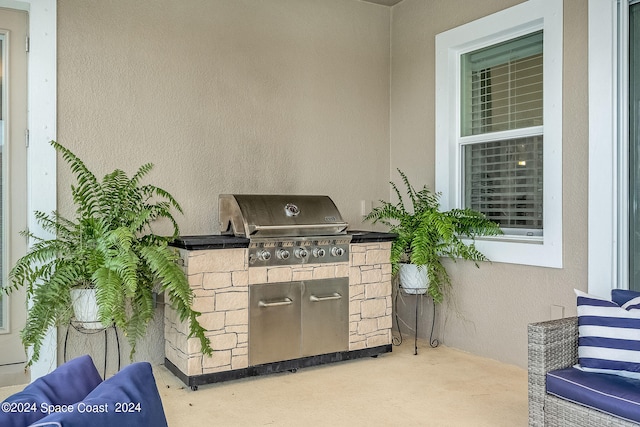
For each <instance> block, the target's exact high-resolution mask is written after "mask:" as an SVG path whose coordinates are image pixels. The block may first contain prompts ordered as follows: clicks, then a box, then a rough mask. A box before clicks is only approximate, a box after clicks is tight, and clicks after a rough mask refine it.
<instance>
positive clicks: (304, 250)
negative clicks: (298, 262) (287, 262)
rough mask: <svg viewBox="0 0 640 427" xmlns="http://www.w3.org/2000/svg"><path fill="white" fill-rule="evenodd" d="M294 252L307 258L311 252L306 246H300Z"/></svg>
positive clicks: (296, 255) (297, 255) (300, 256)
mask: <svg viewBox="0 0 640 427" xmlns="http://www.w3.org/2000/svg"><path fill="white" fill-rule="evenodd" d="M293 254H294V255H295V257H296V258H306V257H308V256H309V252H307V250H306V249H305V248H298V249H296V250H295V251H293Z"/></svg>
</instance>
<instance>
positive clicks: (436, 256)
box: [365, 169, 502, 303]
mask: <svg viewBox="0 0 640 427" xmlns="http://www.w3.org/2000/svg"><path fill="white" fill-rule="evenodd" d="M398 172H399V173H400V176H401V177H402V182H403V183H404V186H405V189H406V195H407V196H408V199H409V202H410V206H409V207H407V206H406V205H405V202H404V200H403V195H402V194H401V193H400V190H399V189H398V187H397V186H396V184H394V183H393V182H391V183H390V184H391V188H392V189H393V191H394V192H395V194H396V196H397V198H398V202H397V203H395V204H394V203H390V202H387V201H384V200H380V206H378V207H376V208H374V209H373V210H372V211H371V212H370V213H369V214H368V215H367V216H366V217H365V220H366V221H372V222H373V223H374V224H375V223H380V224H383V225H386V226H388V227H389V229H390V232H392V233H395V234H397V237H396V239H395V240H394V242H393V244H392V246H391V265H392V272H393V274H394V275H396V274H397V273H398V270H399V267H400V265H401V264H402V263H411V264H415V265H417V266H422V268H425V269H426V272H427V278H428V282H429V284H428V287H427V293H428V294H429V295H430V296H431V297H432V298H433V300H434V301H435V302H438V303H439V302H442V300H443V297H444V293H445V290H446V286H448V285H450V284H451V279H450V277H449V274H448V273H447V270H446V269H445V267H444V265H443V264H442V258H443V257H448V258H450V259H452V260H454V261H456V260H457V259H459V258H461V259H464V260H470V261H473V262H474V263H475V265H476V267H479V264H478V262H479V261H488V259H487V257H486V256H484V255H483V254H482V253H481V252H480V251H479V250H478V249H476V247H475V244H474V240H475V238H476V237H477V236H494V235H499V234H502V230H501V229H500V227H499V226H498V225H497V224H496V223H495V222H493V221H490V220H489V219H487V218H486V217H485V216H484V215H483V214H482V213H480V212H477V211H474V210H472V209H452V210H450V211H444V212H443V211H441V210H440V201H439V200H440V193H432V192H430V191H429V189H428V188H427V187H426V186H423V187H422V189H421V190H419V191H416V190H415V188H414V187H413V186H412V185H411V184H410V183H409V180H408V179H407V176H406V175H405V174H404V173H403V172H402V171H401V170H400V169H398ZM464 239H467V240H470V241H471V242H470V243H465V241H464Z"/></svg>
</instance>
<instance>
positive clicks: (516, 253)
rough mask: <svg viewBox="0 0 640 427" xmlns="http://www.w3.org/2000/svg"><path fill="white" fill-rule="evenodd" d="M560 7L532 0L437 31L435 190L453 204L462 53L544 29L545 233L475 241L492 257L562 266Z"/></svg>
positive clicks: (456, 201)
mask: <svg viewBox="0 0 640 427" xmlns="http://www.w3.org/2000/svg"><path fill="white" fill-rule="evenodd" d="M562 12H563V1H562V0H529V1H527V2H524V3H521V4H519V5H516V6H513V7H511V8H509V9H505V10H503V11H500V12H497V13H495V14H493V15H489V16H486V17H484V18H481V19H478V20H476V21H473V22H470V23H468V24H465V25H462V26H460V27H457V28H454V29H452V30H449V31H446V32H444V33H440V34H438V35H437V36H436V191H438V192H441V193H442V198H441V205H442V208H443V209H451V208H460V207H462V200H463V199H462V171H461V165H462V157H461V155H462V154H461V153H462V150H461V145H460V141H459V139H460V107H459V105H460V56H461V55H462V54H464V53H467V52H470V51H474V50H476V49H480V48H482V47H485V46H490V45H493V44H496V43H500V42H503V41H507V40H510V39H513V38H515V37H519V36H522V35H525V34H529V33H532V32H535V31H538V30H543V32H544V42H543V43H544V44H543V55H544V65H543V70H544V71H543V72H544V83H543V84H544V125H543V135H544V151H543V162H544V171H543V179H544V183H543V192H544V194H543V215H544V217H543V233H544V235H543V236H542V237H535V236H534V237H527V236H500V237H496V238H482V239H479V240H477V241H476V247H477V248H478V249H479V250H480V251H481V252H482V253H484V254H485V255H486V256H487V257H488V258H489V259H491V260H492V261H494V262H505V263H513V264H525V265H533V266H543V267H554V268H562V185H561V183H562V53H563V52H562V25H563V18H562V15H563V13H562ZM506 133H509V132H506Z"/></svg>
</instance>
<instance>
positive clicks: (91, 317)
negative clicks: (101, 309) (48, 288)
mask: <svg viewBox="0 0 640 427" xmlns="http://www.w3.org/2000/svg"><path fill="white" fill-rule="evenodd" d="M71 301H72V303H73V312H74V314H75V318H76V320H77V321H78V322H79V323H80V326H82V327H83V328H85V329H102V328H104V326H102V322H100V320H99V318H98V303H97V301H96V290H95V289H71Z"/></svg>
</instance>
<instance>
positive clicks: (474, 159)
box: [463, 135, 543, 236]
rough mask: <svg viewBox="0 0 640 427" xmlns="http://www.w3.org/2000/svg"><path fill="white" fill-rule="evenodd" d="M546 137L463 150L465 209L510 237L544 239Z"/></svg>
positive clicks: (477, 145)
mask: <svg viewBox="0 0 640 427" xmlns="http://www.w3.org/2000/svg"><path fill="white" fill-rule="evenodd" d="M542 150H543V137H542V135H539V136H531V137H525V138H516V139H510V140H502V141H492V142H486V143H478V144H469V145H465V146H463V160H464V168H463V169H464V180H463V182H464V186H465V188H464V193H463V194H464V195H465V199H466V200H465V207H468V208H471V209H475V210H477V211H480V212H483V213H484V214H485V215H486V216H487V217H488V218H489V219H491V220H493V221H495V222H497V223H498V224H500V226H501V227H502V228H503V229H504V230H505V233H507V234H521V235H530V236H539V235H542V227H543V222H542V220H543V209H542V208H543V201H542V194H543V193H542V188H543V187H542V184H543V159H542V152H543V151H542Z"/></svg>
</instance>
